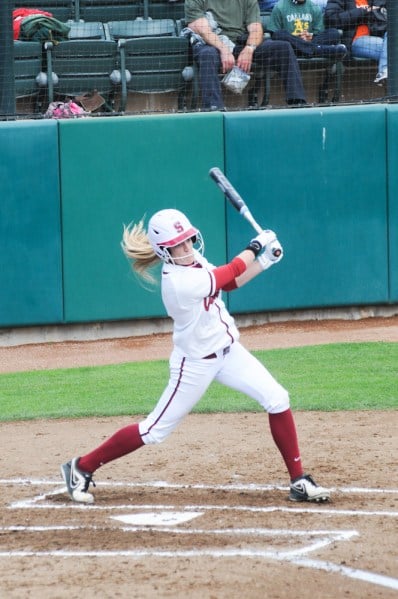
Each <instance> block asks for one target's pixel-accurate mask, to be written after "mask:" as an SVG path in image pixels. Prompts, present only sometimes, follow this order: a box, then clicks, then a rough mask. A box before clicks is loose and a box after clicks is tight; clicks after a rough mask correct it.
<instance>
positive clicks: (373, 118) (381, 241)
mask: <svg viewBox="0 0 398 599" xmlns="http://www.w3.org/2000/svg"><path fill="white" fill-rule="evenodd" d="M385 121H386V109H385V107H384V106H378V105H373V106H368V107H361V108H360V109H359V108H358V107H339V108H326V109H311V110H308V111H307V110H294V109H290V110H288V109H286V110H278V111H262V112H253V113H243V112H242V113H227V114H226V115H225V131H224V134H225V155H226V173H227V176H229V178H230V179H231V181H232V182H233V183H234V184H235V185H236V186H237V187H238V190H239V191H240V192H241V195H243V197H244V198H245V199H246V201H247V203H248V204H249V208H250V209H251V211H252V213H253V214H254V216H255V217H256V218H257V219H258V220H259V222H260V223H261V224H262V226H264V227H267V228H270V229H273V230H275V231H276V232H277V234H278V236H279V238H280V240H281V243H282V244H283V246H284V250H285V257H284V259H283V260H282V262H281V263H280V264H279V265H277V266H275V267H272V268H271V270H269V271H267V272H266V273H264V275H263V276H261V277H259V278H258V279H256V280H255V281H253V282H252V283H251V284H249V285H247V286H246V287H245V288H243V289H242V290H239V292H237V293H235V294H231V298H230V304H229V305H230V308H231V310H232V311H233V312H251V311H263V310H283V309H289V310H291V309H296V308H311V307H325V306H338V305H357V304H373V303H378V302H387V301H388V260H387V255H388V247H387V198H386V183H387V172H386V139H385V130H386V127H385ZM227 230H228V253H229V256H230V257H232V256H233V255H234V254H236V252H237V251H239V250H240V249H241V248H242V247H244V246H245V244H246V243H247V242H248V240H249V239H250V237H251V236H253V231H252V230H251V228H250V226H249V225H247V224H246V223H245V222H242V219H241V218H240V217H239V216H238V215H237V213H235V212H233V211H232V209H231V210H228V213H227Z"/></svg>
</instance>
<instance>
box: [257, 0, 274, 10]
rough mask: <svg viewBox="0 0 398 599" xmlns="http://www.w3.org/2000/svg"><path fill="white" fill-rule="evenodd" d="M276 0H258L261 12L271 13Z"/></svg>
mask: <svg viewBox="0 0 398 599" xmlns="http://www.w3.org/2000/svg"><path fill="white" fill-rule="evenodd" d="M277 2H278V0H258V5H259V7H260V10H261V12H271V10H272V9H273V8H274V6H275V4H276V3H277Z"/></svg>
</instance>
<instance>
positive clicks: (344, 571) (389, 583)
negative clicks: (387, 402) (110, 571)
mask: <svg viewBox="0 0 398 599" xmlns="http://www.w3.org/2000/svg"><path fill="white" fill-rule="evenodd" d="M0 484H24V485H32V486H33V485H35V484H38V485H58V484H59V483H58V482H56V481H48V480H45V479H37V480H32V479H30V480H29V479H0ZM103 485H104V486H112V487H116V486H120V487H123V486H125V487H127V486H128V487H138V486H139V487H143V486H144V487H145V486H154V487H157V488H159V487H165V488H179V489H195V488H196V489H215V490H217V489H223V490H242V489H244V490H248V491H250V490H260V491H263V490H268V491H269V490H276V489H277V490H287V487H279V486H275V485H252V484H250V485H241V484H239V485H180V484H179V485H176V484H169V483H164V482H159V481H156V482H153V483H127V484H125V483H103ZM340 491H341V492H346V493H347V492H358V493H364V492H365V493H398V490H397V489H386V490H382V489H360V488H352V489H349V488H344V489H340ZM61 492H65V488H64V487H63V488H62V489H61V490H59V489H55V490H53V491H51V492H50V493H46V494H41V495H38V496H36V497H35V498H32V499H31V500H30V501H25V502H15V503H14V504H13V506H14V507H13V509H17V508H21V507H29V508H32V507H41V508H47V509H48V508H50V509H58V508H60V507H61V508H69V509H70V508H82V509H104V510H109V509H119V510H120V509H129V510H131V509H134V508H135V509H140V510H142V509H156V510H159V509H172V510H174V509H176V506H160V505H159V504H150V505H145V506H143V505H137V506H132V505H131V504H129V505H123V506H120V505H119V506H95V505H93V506H87V505H84V506H80V505H79V504H73V503H72V502H71V503H69V504H63V505H61V506H59V505H57V504H51V503H44V504H40V505H38V504H37V503H36V504H35V502H38V501H42V500H46V499H47V498H48V497H49V496H51V495H58V494H59V493H61ZM32 502H33V503H32ZM9 507H11V506H9ZM184 509H186V510H198V509H200V510H238V511H249V512H270V511H271V512H273V511H286V512H301V513H323V514H325V513H329V514H334V515H366V516H367V515H380V516H386V515H390V516H393V517H397V516H398V513H397V512H384V511H380V510H377V511H363V510H362V511H361V512H358V511H355V510H334V509H332V510H330V509H326V510H325V509H318V510H317V509H314V508H287V507H286V508H284V507H279V506H271V507H264V508H259V507H250V506H228V505H226V506H219V505H215V506H184ZM78 528H79V527H78ZM81 528H86V527H81ZM145 528H146V529H148V527H145ZM153 528H154V527H150V529H151V530H152V529H153ZM122 529H123V530H125V531H128V530H130V531H131V532H134V531H137V530H140V531H142V530H143V527H122ZM161 530H164V528H162V529H161ZM170 530H171V531H172V532H173V534H175V533H176V531H177V530H179V529H176V528H172V529H170ZM248 530H250V529H248ZM252 530H254V531H256V534H258V533H257V531H258V530H261V529H252ZM286 532H287V533H290V532H291V531H286ZM301 532H302V533H304V535H309V536H311V535H314V531H312V530H309V531H301ZM323 532H325V531H323ZM206 534H209V532H208V531H206ZM246 534H247V532H246ZM264 534H265V533H264ZM336 534H337V535H339V537H338V538H336V536H335V535H332V536H327V537H326V538H323V539H322V538H321V539H319V540H317V541H315V542H313V543H311V544H310V545H307V546H305V547H302V548H300V549H294V550H288V551H270V550H257V549H225V550H212V549H206V550H196V549H191V550H183V551H182V550H179V551H164V550H152V549H151V550H127V551H68V550H55V551H40V552H35V551H12V552H7V551H5V552H0V557H57V556H59V557H95V558H99V557H107V558H111V557H131V558H142V557H173V558H178V557H215V558H217V557H218V558H222V557H257V558H259V557H260V558H265V559H273V560H278V561H281V560H284V561H289V562H291V563H293V564H296V565H300V566H302V567H308V568H312V569H318V570H324V571H327V572H334V573H339V574H341V575H343V576H347V577H349V578H354V579H357V580H361V581H363V582H367V583H371V584H375V585H378V586H383V587H386V588H390V589H394V590H398V579H396V578H392V577H389V576H385V575H381V574H377V573H373V572H369V571H365V570H360V569H356V568H350V567H347V566H341V565H337V564H333V563H332V562H328V561H322V560H314V559H308V558H304V557H303V555H305V554H307V553H309V552H310V551H315V550H319V549H321V548H324V547H326V546H327V545H329V544H330V543H332V542H334V541H336V540H349V539H350V538H351V536H356V535H358V533H357V532H356V531H338V532H337V533H336Z"/></svg>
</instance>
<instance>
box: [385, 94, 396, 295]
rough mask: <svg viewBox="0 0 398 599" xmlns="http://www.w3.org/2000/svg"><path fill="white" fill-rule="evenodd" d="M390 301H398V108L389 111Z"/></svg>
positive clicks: (392, 107)
mask: <svg viewBox="0 0 398 599" xmlns="http://www.w3.org/2000/svg"><path fill="white" fill-rule="evenodd" d="M387 147H388V207H389V210H388V218H389V238H388V243H389V249H390V254H389V272H390V301H391V302H397V301H398V168H397V165H398V106H396V105H394V106H389V107H388V109H387Z"/></svg>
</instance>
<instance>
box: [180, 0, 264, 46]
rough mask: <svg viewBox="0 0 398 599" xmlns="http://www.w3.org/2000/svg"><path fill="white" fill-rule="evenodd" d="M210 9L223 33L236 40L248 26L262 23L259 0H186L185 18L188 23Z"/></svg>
mask: <svg viewBox="0 0 398 599" xmlns="http://www.w3.org/2000/svg"><path fill="white" fill-rule="evenodd" d="M207 11H210V12H211V13H212V14H213V17H214V18H215V20H216V21H217V23H218V26H219V27H221V29H222V31H221V33H222V34H223V35H227V36H228V37H229V39H230V40H232V41H233V42H236V40H237V38H238V37H239V36H240V35H242V34H243V33H247V26H248V25H250V24H251V23H261V19H260V9H259V6H258V1H257V0H185V19H186V21H187V23H191V22H192V21H196V19H200V18H202V17H204V16H205V13H206V12H207Z"/></svg>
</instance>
